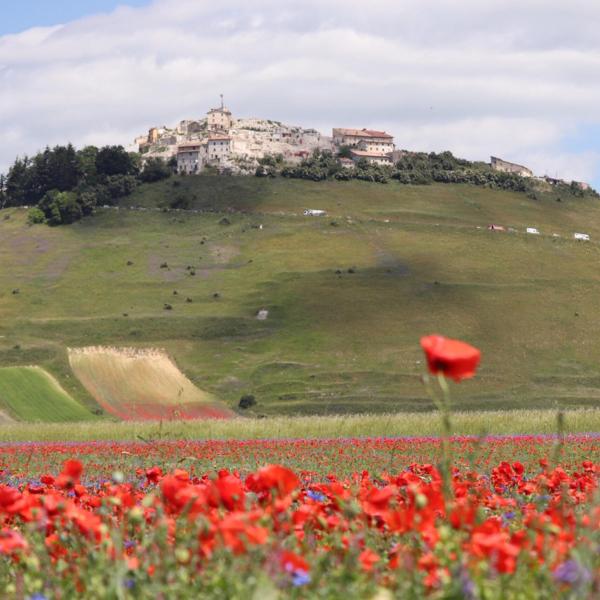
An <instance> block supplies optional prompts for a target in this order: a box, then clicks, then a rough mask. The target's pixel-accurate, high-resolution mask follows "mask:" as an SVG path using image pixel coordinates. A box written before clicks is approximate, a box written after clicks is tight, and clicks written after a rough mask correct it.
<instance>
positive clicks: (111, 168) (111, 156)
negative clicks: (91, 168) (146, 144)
mask: <svg viewBox="0 0 600 600" xmlns="http://www.w3.org/2000/svg"><path fill="white" fill-rule="evenodd" d="M96 170H97V173H98V175H106V176H111V175H134V174H135V173H136V172H137V165H136V163H135V161H134V159H133V157H132V155H131V154H129V153H128V152H127V151H126V150H125V149H124V148H123V146H104V148H101V149H100V150H99V151H98V155H97V156H96Z"/></svg>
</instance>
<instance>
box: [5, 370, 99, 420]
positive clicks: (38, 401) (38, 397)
mask: <svg viewBox="0 0 600 600" xmlns="http://www.w3.org/2000/svg"><path fill="white" fill-rule="evenodd" d="M92 419H94V415H93V414H92V413H91V412H90V411H88V410H87V409H86V408H84V407H83V406H82V405H80V404H79V403H78V402H76V401H75V400H74V399H73V398H72V397H71V396H70V395H69V394H68V393H67V392H66V391H65V390H64V389H63V388H62V387H61V386H60V384H59V383H58V382H57V381H56V379H54V377H52V375H50V374H49V373H48V372H47V371H45V370H44V369H41V368H39V367H5V368H0V423H3V422H6V421H9V422H10V421H12V420H16V421H44V422H50V423H52V422H62V421H90V420H92Z"/></svg>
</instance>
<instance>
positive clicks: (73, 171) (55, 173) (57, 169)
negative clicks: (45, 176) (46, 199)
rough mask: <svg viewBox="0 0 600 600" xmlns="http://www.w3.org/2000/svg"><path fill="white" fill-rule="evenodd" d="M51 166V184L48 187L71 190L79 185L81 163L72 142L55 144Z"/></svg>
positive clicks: (50, 160) (51, 154)
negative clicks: (64, 144) (61, 144)
mask: <svg viewBox="0 0 600 600" xmlns="http://www.w3.org/2000/svg"><path fill="white" fill-rule="evenodd" d="M49 166H50V172H51V177H50V179H51V185H50V188H48V189H57V190H61V191H69V190H72V189H75V187H77V184H78V183H79V179H80V178H81V165H80V163H79V160H78V157H77V152H75V148H73V145H72V144H68V145H67V146H55V147H54V148H53V149H52V150H51V152H50V156H49ZM48 189H46V190H44V193H46V191H48Z"/></svg>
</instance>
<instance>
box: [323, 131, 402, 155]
mask: <svg viewBox="0 0 600 600" xmlns="http://www.w3.org/2000/svg"><path fill="white" fill-rule="evenodd" d="M332 133H333V143H334V144H335V145H336V146H338V147H340V146H350V148H356V147H359V146H360V145H362V148H360V149H361V150H365V151H367V152H382V153H384V152H392V151H393V150H394V136H392V135H390V134H389V133H386V132H385V131H377V130H375V129H345V128H341V127H336V128H334V129H333V131H332Z"/></svg>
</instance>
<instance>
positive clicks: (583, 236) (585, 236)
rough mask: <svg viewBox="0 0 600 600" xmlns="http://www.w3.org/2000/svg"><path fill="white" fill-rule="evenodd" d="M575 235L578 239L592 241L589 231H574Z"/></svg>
mask: <svg viewBox="0 0 600 600" xmlns="http://www.w3.org/2000/svg"><path fill="white" fill-rule="evenodd" d="M573 237H574V238H575V239H576V240H583V241H584V242H589V241H590V236H589V235H588V234H587V233H574V234H573Z"/></svg>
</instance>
